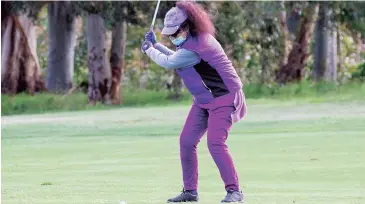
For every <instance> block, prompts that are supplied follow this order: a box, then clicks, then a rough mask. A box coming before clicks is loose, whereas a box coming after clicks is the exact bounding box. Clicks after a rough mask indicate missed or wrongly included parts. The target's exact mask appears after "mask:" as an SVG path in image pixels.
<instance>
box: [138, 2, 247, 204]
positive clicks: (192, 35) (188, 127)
mask: <svg viewBox="0 0 365 204" xmlns="http://www.w3.org/2000/svg"><path fill="white" fill-rule="evenodd" d="M214 33H215V28H214V25H213V23H212V22H211V20H210V19H209V16H208V14H207V13H206V12H205V10H204V9H203V8H202V7H201V6H200V5H199V4H197V3H194V2H178V3H177V4H176V7H173V8H171V9H170V10H169V11H168V12H167V14H166V16H165V19H164V28H163V30H162V35H166V36H168V37H169V38H170V40H171V41H172V43H173V44H174V45H176V52H175V51H172V50H170V49H168V48H167V47H165V46H163V45H162V44H160V43H157V42H156V36H155V34H154V33H153V31H149V32H147V33H146V36H145V42H144V43H143V45H142V48H141V49H142V51H143V52H144V53H146V54H147V55H148V56H149V57H150V58H151V59H152V60H153V61H154V62H156V63H157V64H158V65H160V66H162V67H164V68H166V69H176V70H177V73H178V74H179V75H180V76H181V78H182V79H183V81H184V84H185V86H186V88H187V89H188V90H189V92H190V93H191V94H192V95H193V104H192V106H191V109H190V112H189V114H188V116H187V119H186V122H185V125H184V128H183V130H182V132H181V135H180V158H181V165H182V173H183V180H184V189H183V191H182V193H181V194H179V195H178V196H176V197H174V198H170V199H168V201H167V202H194V201H198V193H197V189H198V160H197V153H196V148H197V145H198V143H199V141H200V139H201V137H202V136H203V135H204V133H205V132H206V131H207V132H208V133H207V140H208V148H209V152H210V154H211V155H212V157H213V159H214V162H215V163H216V165H217V167H218V169H219V172H220V175H221V178H222V180H223V181H224V184H225V189H226V191H227V195H226V196H225V198H224V199H223V200H222V202H223V203H232V202H242V201H243V194H242V192H241V191H240V187H239V182H238V176H237V172H236V169H235V166H234V164H233V161H232V157H231V155H230V153H229V151H228V147H227V145H226V143H225V142H226V139H227V137H228V132H229V130H230V128H231V126H232V123H234V122H237V121H239V120H241V119H242V118H243V116H244V115H245V114H246V105H245V98H244V94H243V92H242V83H241V81H240V79H239V77H238V75H237V73H236V71H235V69H234V67H233V66H232V63H231V61H230V60H229V59H228V58H227V56H226V54H225V52H224V50H223V49H222V47H221V45H220V44H219V43H218V41H217V40H216V39H215V38H214Z"/></svg>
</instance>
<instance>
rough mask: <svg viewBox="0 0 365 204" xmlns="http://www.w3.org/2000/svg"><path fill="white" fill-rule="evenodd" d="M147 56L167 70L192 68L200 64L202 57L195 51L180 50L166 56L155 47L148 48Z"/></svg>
mask: <svg viewBox="0 0 365 204" xmlns="http://www.w3.org/2000/svg"><path fill="white" fill-rule="evenodd" d="M146 54H147V55H148V56H149V57H150V58H151V59H152V60H153V61H154V62H155V63H156V64H158V65H160V66H161V67H164V68H165V69H178V68H185V67H191V66H194V65H196V64H198V63H199V62H200V56H199V55H198V54H197V53H196V52H193V51H190V50H186V49H179V50H178V51H176V52H174V53H173V54H172V55H166V54H164V53H162V52H161V51H159V50H157V49H156V48H154V47H150V48H148V50H146Z"/></svg>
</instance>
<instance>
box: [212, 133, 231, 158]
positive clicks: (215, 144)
mask: <svg viewBox="0 0 365 204" xmlns="http://www.w3.org/2000/svg"><path fill="white" fill-rule="evenodd" d="M207 143H208V149H209V152H210V153H211V154H219V153H221V152H222V151H226V149H227V145H226V136H225V134H224V133H223V132H222V133H221V134H219V135H208V139H207Z"/></svg>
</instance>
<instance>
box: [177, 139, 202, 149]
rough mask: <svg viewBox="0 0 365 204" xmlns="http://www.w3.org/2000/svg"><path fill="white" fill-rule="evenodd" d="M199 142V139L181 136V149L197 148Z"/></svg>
mask: <svg viewBox="0 0 365 204" xmlns="http://www.w3.org/2000/svg"><path fill="white" fill-rule="evenodd" d="M197 144H198V141H195V140H194V139H191V138H189V137H185V136H182V137H180V149H189V150H194V149H196V145H197Z"/></svg>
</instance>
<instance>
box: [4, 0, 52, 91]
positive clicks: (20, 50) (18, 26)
mask: <svg viewBox="0 0 365 204" xmlns="http://www.w3.org/2000/svg"><path fill="white" fill-rule="evenodd" d="M1 4H2V16H1V21H2V23H1V24H2V25H1V26H2V29H1V36H2V47H1V55H2V56H1V67H2V69H1V81H2V82H1V91H2V93H8V94H16V93H20V92H23V91H26V92H28V93H29V94H34V93H35V92H38V91H44V90H46V89H45V85H44V80H43V78H42V76H41V71H40V66H39V62H38V56H37V52H36V48H37V46H36V44H37V36H36V32H35V31H36V28H35V20H36V18H37V13H38V12H39V10H40V9H41V8H42V6H43V5H44V4H45V2H3V1H2V2H1Z"/></svg>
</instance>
